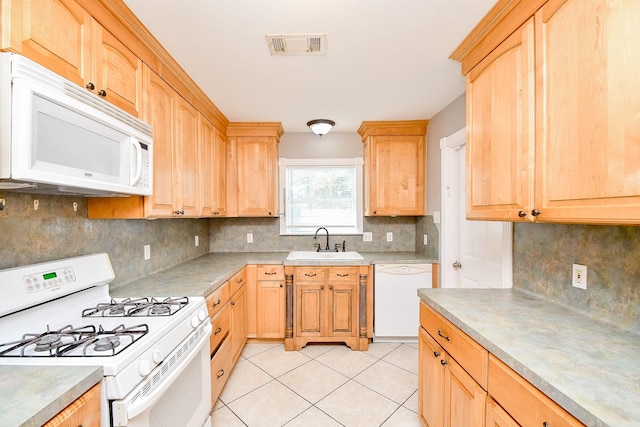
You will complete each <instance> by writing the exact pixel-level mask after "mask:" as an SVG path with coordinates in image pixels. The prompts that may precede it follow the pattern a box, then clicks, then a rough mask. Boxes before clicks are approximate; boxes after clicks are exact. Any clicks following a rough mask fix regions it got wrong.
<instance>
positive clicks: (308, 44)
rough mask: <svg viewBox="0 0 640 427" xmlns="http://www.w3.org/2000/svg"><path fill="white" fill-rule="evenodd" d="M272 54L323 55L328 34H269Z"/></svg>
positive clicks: (268, 41) (268, 42)
mask: <svg viewBox="0 0 640 427" xmlns="http://www.w3.org/2000/svg"><path fill="white" fill-rule="evenodd" d="M267 44H268V45H269V52H271V55H322V54H324V51H325V49H326V46H327V35H326V34H267Z"/></svg>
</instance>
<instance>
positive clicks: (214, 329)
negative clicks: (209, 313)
mask: <svg viewBox="0 0 640 427" xmlns="http://www.w3.org/2000/svg"><path fill="white" fill-rule="evenodd" d="M227 307H228V306H225V307H224V309H222V310H220V311H218V313H217V314H216V315H215V316H214V317H213V318H212V319H211V337H210V338H209V351H211V353H212V354H213V352H214V351H216V349H217V348H218V346H219V345H220V342H222V340H223V338H224V337H226V336H227V335H228V334H229V309H228V308H227Z"/></svg>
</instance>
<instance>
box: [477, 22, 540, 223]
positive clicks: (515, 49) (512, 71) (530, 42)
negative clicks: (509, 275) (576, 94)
mask: <svg viewBox="0 0 640 427" xmlns="http://www.w3.org/2000/svg"><path fill="white" fill-rule="evenodd" d="M533 29H534V24H533V18H532V19H530V20H529V21H528V22H527V23H525V24H524V25H523V26H522V27H521V28H520V29H519V30H517V31H516V32H515V33H513V34H512V35H511V36H510V37H509V38H508V39H507V40H505V41H504V42H503V43H501V44H500V45H499V46H498V47H497V48H496V49H495V50H494V51H492V52H491V54H489V55H488V56H487V57H486V58H485V59H484V60H483V61H481V62H480V63H479V64H478V65H477V66H476V67H474V68H473V69H472V70H471V71H470V72H469V74H467V141H468V144H467V218H468V219H485V220H508V221H518V220H526V219H527V218H528V219H532V218H533V217H532V216H531V209H532V208H533V166H534V165H533V161H534V148H533V144H534V133H533V132H534V128H535V126H534V56H533V54H534V32H533Z"/></svg>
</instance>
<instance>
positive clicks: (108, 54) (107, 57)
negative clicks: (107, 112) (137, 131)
mask: <svg viewBox="0 0 640 427" xmlns="http://www.w3.org/2000/svg"><path fill="white" fill-rule="evenodd" d="M92 44H93V49H94V50H93V55H92V60H93V67H94V70H95V73H93V74H94V75H93V76H92V78H91V80H92V83H93V84H94V85H95V89H94V92H95V93H96V94H97V95H99V96H102V97H103V98H104V99H106V100H107V101H109V102H110V103H112V104H114V105H116V106H118V107H120V108H122V109H123V110H125V111H127V112H128V113H131V114H133V115H134V116H136V117H139V114H140V108H141V105H142V61H141V60H140V58H138V57H137V56H136V55H134V54H133V52H131V51H130V50H129V49H128V48H127V47H126V46H125V45H124V44H122V43H121V42H120V40H118V39H116V38H115V37H114V36H113V34H111V33H110V32H109V31H107V30H106V29H104V28H103V27H102V26H101V25H100V24H98V23H97V22H96V23H95V24H94V31H93V37H92Z"/></svg>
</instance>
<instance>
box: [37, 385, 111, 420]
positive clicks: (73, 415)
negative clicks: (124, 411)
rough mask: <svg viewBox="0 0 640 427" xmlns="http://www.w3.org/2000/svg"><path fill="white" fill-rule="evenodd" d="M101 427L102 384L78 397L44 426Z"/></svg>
mask: <svg viewBox="0 0 640 427" xmlns="http://www.w3.org/2000/svg"><path fill="white" fill-rule="evenodd" d="M77 426H82V427H100V384H96V385H95V386H93V387H92V388H90V389H89V390H88V391H87V392H86V393H84V394H83V395H82V396H80V397H79V398H77V399H76V400H75V401H74V402H73V403H72V404H71V405H69V406H67V407H66V408H64V409H63V410H62V412H60V413H59V414H58V415H56V416H55V417H53V418H51V419H50V420H49V421H47V422H46V423H45V424H44V427H77Z"/></svg>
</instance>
